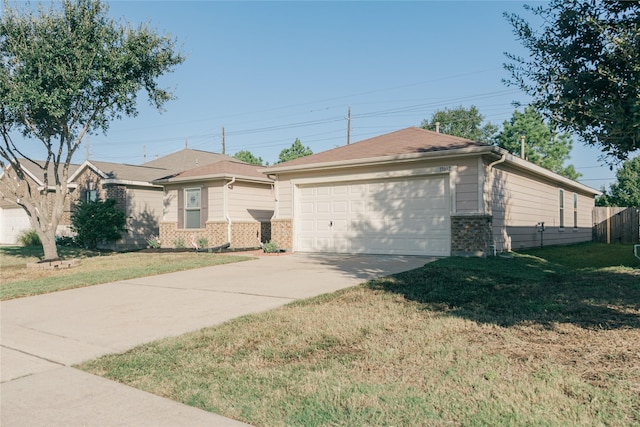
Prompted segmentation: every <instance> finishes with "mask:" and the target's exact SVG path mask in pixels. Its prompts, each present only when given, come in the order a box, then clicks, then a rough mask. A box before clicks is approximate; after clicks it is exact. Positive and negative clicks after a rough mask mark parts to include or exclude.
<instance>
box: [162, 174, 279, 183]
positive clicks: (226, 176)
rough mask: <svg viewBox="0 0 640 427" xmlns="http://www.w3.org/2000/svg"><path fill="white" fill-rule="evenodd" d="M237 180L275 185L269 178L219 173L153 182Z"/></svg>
mask: <svg viewBox="0 0 640 427" xmlns="http://www.w3.org/2000/svg"><path fill="white" fill-rule="evenodd" d="M233 178H235V179H236V181H243V182H252V183H258V184H273V181H272V180H270V179H269V178H266V177H265V178H264V179H261V178H256V177H250V176H244V175H235V174H228V173H224V174H223V173H219V174H214V175H199V176H189V177H186V178H180V177H178V178H167V179H157V180H155V181H152V182H153V183H154V184H157V185H168V184H177V183H181V184H186V183H190V182H202V181H215V180H227V179H233Z"/></svg>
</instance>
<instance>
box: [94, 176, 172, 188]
mask: <svg viewBox="0 0 640 427" xmlns="http://www.w3.org/2000/svg"><path fill="white" fill-rule="evenodd" d="M154 182H155V181H151V182H149V181H132V180H127V179H116V178H107V179H103V180H102V185H128V186H136V187H151V188H162V186H161V185H158V184H154Z"/></svg>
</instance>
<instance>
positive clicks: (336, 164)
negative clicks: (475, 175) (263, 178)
mask: <svg viewBox="0 0 640 427" xmlns="http://www.w3.org/2000/svg"><path fill="white" fill-rule="evenodd" d="M496 150H499V148H498V147H495V146H493V145H486V146H479V147H466V148H456V149H453V150H435V151H427V152H423V153H410V154H396V155H391V156H380V157H367V158H363V159H355V160H337V161H333V162H322V163H309V164H304V165H294V166H283V167H277V166H276V167H270V168H263V169H258V172H260V173H264V174H267V175H277V174H279V173H293V172H301V171H305V172H306V171H318V170H328V169H341V168H348V167H353V166H373V165H380V164H385V163H396V162H412V161H419V160H423V159H430V158H436V157H437V158H440V159H443V158H451V157H466V156H470V155H477V154H486V153H491V152H495V153H496V154H498V151H496Z"/></svg>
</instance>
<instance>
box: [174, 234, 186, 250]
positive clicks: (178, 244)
mask: <svg viewBox="0 0 640 427" xmlns="http://www.w3.org/2000/svg"><path fill="white" fill-rule="evenodd" d="M173 247H174V248H176V249H184V247H185V246H184V239H183V238H182V237H178V238H177V239H176V240H174V241H173Z"/></svg>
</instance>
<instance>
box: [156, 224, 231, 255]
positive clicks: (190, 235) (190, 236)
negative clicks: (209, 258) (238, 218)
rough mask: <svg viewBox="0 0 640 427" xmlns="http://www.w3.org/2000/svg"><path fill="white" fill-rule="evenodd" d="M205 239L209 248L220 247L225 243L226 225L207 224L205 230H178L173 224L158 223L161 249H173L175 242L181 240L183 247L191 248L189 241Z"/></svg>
mask: <svg viewBox="0 0 640 427" xmlns="http://www.w3.org/2000/svg"><path fill="white" fill-rule="evenodd" d="M203 237H204V238H205V239H207V242H208V246H209V247H211V248H212V247H216V246H221V245H224V244H225V243H227V223H226V222H224V221H219V222H207V224H206V228H194V229H191V228H182V229H178V225H177V224H176V223H175V222H161V223H160V242H161V244H162V247H163V248H173V247H175V242H176V241H177V240H178V239H182V241H183V243H184V246H185V247H187V248H190V247H192V244H191V241H192V240H195V241H196V242H197V241H198V239H200V238H203Z"/></svg>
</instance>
